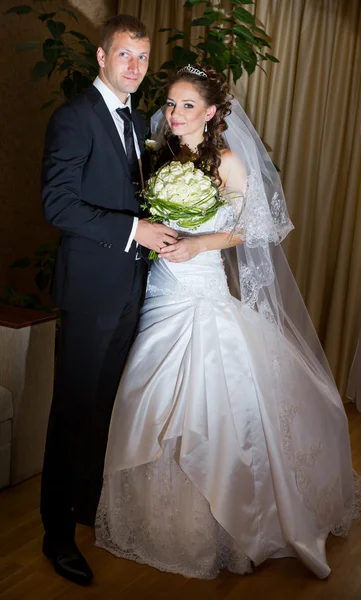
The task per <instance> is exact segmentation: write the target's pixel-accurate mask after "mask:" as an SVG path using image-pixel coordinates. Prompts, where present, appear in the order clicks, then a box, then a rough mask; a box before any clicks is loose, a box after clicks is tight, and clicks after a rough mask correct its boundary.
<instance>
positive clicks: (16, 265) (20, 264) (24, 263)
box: [11, 258, 31, 269]
mask: <svg viewBox="0 0 361 600" xmlns="http://www.w3.org/2000/svg"><path fill="white" fill-rule="evenodd" d="M30 265H31V260H30V258H19V259H18V260H16V261H15V262H13V264H12V265H11V268H12V269H24V268H26V267H30Z"/></svg>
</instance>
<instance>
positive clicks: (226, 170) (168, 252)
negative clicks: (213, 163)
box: [159, 150, 246, 262]
mask: <svg viewBox="0 0 361 600" xmlns="http://www.w3.org/2000/svg"><path fill="white" fill-rule="evenodd" d="M219 175H220V177H221V180H222V186H221V188H223V189H224V188H226V189H227V194H230V195H232V194H237V195H239V193H240V190H243V189H244V187H245V185H246V172H245V169H244V166H243V164H242V162H241V161H240V160H239V158H238V157H237V156H236V155H235V154H233V153H232V152H230V150H223V152H222V154H221V164H220V167H219ZM242 242H243V240H242V238H241V237H240V236H239V235H232V234H230V233H223V232H220V233H210V234H205V235H199V236H193V237H188V238H183V239H182V240H180V241H179V242H177V243H176V244H173V245H172V246H166V247H165V248H162V249H161V251H160V253H159V254H160V256H162V258H165V259H167V260H169V261H170V262H185V261H187V260H190V259H191V258H194V256H196V255H197V254H199V253H200V252H207V251H209V250H223V249H224V248H231V247H232V246H237V245H238V244H242Z"/></svg>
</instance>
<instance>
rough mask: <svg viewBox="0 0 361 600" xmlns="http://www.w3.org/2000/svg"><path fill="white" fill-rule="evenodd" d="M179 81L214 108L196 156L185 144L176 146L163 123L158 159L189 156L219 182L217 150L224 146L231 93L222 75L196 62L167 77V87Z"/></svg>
mask: <svg viewBox="0 0 361 600" xmlns="http://www.w3.org/2000/svg"><path fill="white" fill-rule="evenodd" d="M197 71H198V73H197ZM199 73H201V74H199ZM180 81H186V82H187V83H191V84H192V85H194V87H195V88H196V90H197V92H198V93H199V95H200V96H201V97H202V98H203V100H204V102H205V104H206V106H213V105H215V106H216V109H217V110H216V113H215V115H214V116H213V117H212V119H210V120H209V121H208V122H207V129H208V130H207V132H204V135H203V141H202V142H201V143H200V144H199V145H198V148H197V156H196V158H195V157H194V155H193V154H192V152H191V150H190V149H189V148H188V147H187V146H180V145H179V141H178V138H177V136H175V135H173V134H172V133H171V131H170V129H169V127H168V125H167V124H166V126H165V131H164V136H165V139H166V145H165V146H164V147H163V148H162V150H161V152H160V160H161V162H166V161H167V160H170V159H172V158H174V156H176V157H177V158H179V159H180V160H182V161H184V160H189V159H190V158H192V159H194V163H195V166H196V167H198V168H200V169H202V171H204V172H206V173H207V175H209V176H210V177H212V179H213V180H214V181H215V182H216V183H217V184H218V185H220V183H221V179H220V176H219V171H218V169H219V166H220V164H221V154H220V151H221V150H222V148H225V147H226V145H225V142H224V140H223V137H222V133H223V131H225V130H226V129H227V124H226V122H225V118H226V116H227V115H229V114H230V112H231V108H230V107H231V102H230V100H231V95H230V92H229V87H228V84H227V82H226V80H225V77H224V76H223V75H221V74H220V73H217V72H216V71H215V70H214V69H213V68H212V67H210V66H209V65H200V64H194V65H191V67H190V66H188V67H186V68H185V69H181V70H180V71H178V72H177V73H176V75H175V76H174V77H173V78H172V79H171V81H170V83H169V89H170V88H171V87H172V85H174V84H175V83H178V82H180Z"/></svg>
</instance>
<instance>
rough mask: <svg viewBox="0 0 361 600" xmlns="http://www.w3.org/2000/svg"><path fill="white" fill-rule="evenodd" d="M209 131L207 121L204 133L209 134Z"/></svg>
mask: <svg viewBox="0 0 361 600" xmlns="http://www.w3.org/2000/svg"><path fill="white" fill-rule="evenodd" d="M207 131H208V124H207V121H206V122H205V123H204V133H207Z"/></svg>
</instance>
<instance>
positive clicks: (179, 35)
mask: <svg viewBox="0 0 361 600" xmlns="http://www.w3.org/2000/svg"><path fill="white" fill-rule="evenodd" d="M184 38H185V34H184V33H176V34H175V35H172V36H171V37H170V38H168V40H167V44H170V43H171V42H176V41H177V40H184Z"/></svg>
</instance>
